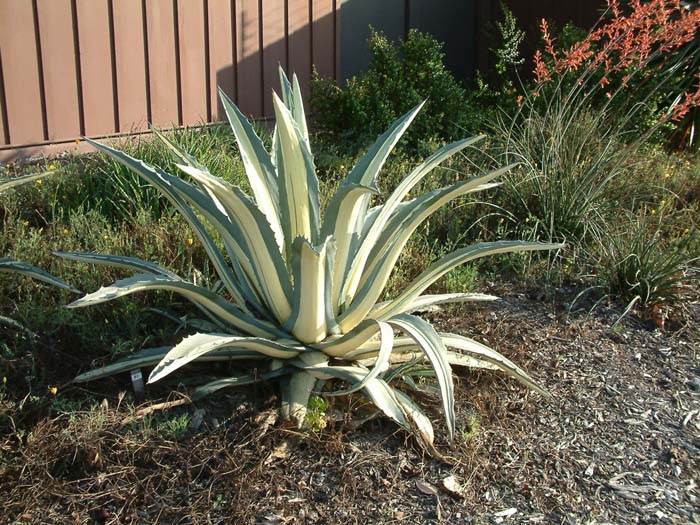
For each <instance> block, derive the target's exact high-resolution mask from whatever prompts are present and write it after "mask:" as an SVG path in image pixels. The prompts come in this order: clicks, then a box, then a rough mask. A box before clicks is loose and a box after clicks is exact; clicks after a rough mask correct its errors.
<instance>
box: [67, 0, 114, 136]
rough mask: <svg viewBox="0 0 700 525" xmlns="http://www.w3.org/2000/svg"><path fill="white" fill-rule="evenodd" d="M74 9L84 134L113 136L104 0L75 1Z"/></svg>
mask: <svg viewBox="0 0 700 525" xmlns="http://www.w3.org/2000/svg"><path fill="white" fill-rule="evenodd" d="M76 7H77V10H78V12H77V18H78V35H79V41H80V71H81V73H80V78H81V80H82V94H83V118H84V120H85V134H86V135H104V134H107V133H114V132H115V131H116V126H115V121H116V119H115V112H114V111H115V93H114V89H113V78H112V50H111V43H110V26H109V7H108V5H107V0H77V1H76Z"/></svg>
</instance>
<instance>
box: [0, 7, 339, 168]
mask: <svg viewBox="0 0 700 525" xmlns="http://www.w3.org/2000/svg"><path fill="white" fill-rule="evenodd" d="M340 5H341V1H340V0H0V160H8V159H14V158H18V156H21V155H29V154H40V153H42V152H55V151H58V150H60V149H65V150H67V149H70V148H76V147H79V146H80V144H78V145H76V144H75V141H74V139H75V138H77V137H79V136H80V135H81V134H85V135H88V136H91V137H111V136H115V135H119V134H126V133H132V132H140V131H144V130H145V129H146V127H147V123H148V122H149V121H150V122H152V123H153V124H154V125H156V126H158V127H161V128H167V127H172V126H180V125H197V124H200V123H204V122H212V121H215V120H220V119H222V118H223V117H224V113H223V111H222V108H221V106H220V104H219V103H218V96H217V91H216V90H217V86H219V85H220V86H221V87H222V88H223V89H224V90H225V91H226V92H227V93H228V94H229V95H231V97H232V98H233V99H234V100H236V101H237V102H238V104H239V106H240V107H241V109H242V111H243V112H244V113H246V114H247V115H249V116H253V117H262V116H265V115H267V116H269V115H271V114H272V113H273V111H272V104H271V91H272V89H276V90H278V89H279V77H278V74H277V67H278V65H279V64H281V65H282V66H283V67H285V68H286V69H287V71H288V73H289V74H290V75H291V74H292V73H296V74H297V76H298V77H299V82H300V84H301V88H302V91H303V94H304V96H305V97H308V94H309V82H310V78H311V71H312V64H314V63H315V64H316V66H317V68H318V69H319V71H320V72H321V73H323V74H326V75H333V74H335V73H336V72H337V71H338V70H339V66H338V62H337V61H338V57H339V51H338V47H339V46H338V35H339V30H338V28H339V6H340ZM61 144H62V145H61Z"/></svg>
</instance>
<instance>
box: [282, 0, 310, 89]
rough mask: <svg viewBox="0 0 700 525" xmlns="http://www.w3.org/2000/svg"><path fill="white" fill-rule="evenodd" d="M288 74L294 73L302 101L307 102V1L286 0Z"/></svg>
mask: <svg viewBox="0 0 700 525" xmlns="http://www.w3.org/2000/svg"><path fill="white" fill-rule="evenodd" d="M288 1H289V13H288V15H289V16H288V26H289V40H288V44H287V45H288V46H289V73H290V74H291V73H296V74H297V77H299V85H300V86H301V93H302V96H303V98H304V101H306V100H308V96H309V82H310V80H311V27H310V26H309V0H288Z"/></svg>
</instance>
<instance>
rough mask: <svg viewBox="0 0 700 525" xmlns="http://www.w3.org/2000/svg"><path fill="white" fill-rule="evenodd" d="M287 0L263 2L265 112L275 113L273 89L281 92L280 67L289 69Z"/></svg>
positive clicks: (265, 113)
mask: <svg viewBox="0 0 700 525" xmlns="http://www.w3.org/2000/svg"><path fill="white" fill-rule="evenodd" d="M284 1H285V0H264V1H263V3H262V6H263V12H262V26H263V32H262V37H263V38H262V40H263V114H264V115H265V116H266V117H269V116H272V115H274V109H273V107H272V91H273V90H274V91H276V92H277V93H278V94H279V92H280V81H279V73H278V70H277V69H278V67H279V66H280V65H281V66H282V67H283V68H284V69H285V70H286V69H287V42H286V38H285V19H284Z"/></svg>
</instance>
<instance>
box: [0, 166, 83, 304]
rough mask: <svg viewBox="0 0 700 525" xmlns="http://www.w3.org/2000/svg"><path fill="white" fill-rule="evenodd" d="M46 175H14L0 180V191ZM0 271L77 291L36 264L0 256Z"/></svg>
mask: <svg viewBox="0 0 700 525" xmlns="http://www.w3.org/2000/svg"><path fill="white" fill-rule="evenodd" d="M46 175H48V173H36V174H33V175H25V176H23V177H16V178H14V179H10V180H7V181H4V182H0V193H2V192H3V191H5V190H9V189H10V188H14V187H15V186H19V185H21V184H26V183H28V182H31V181H33V180H37V179H40V178H42V177H45V176H46ZM0 272H14V273H20V274H23V275H26V276H28V277H32V278H34V279H37V280H39V281H43V282H45V283H48V284H53V285H54V286H58V287H59V288H63V289H64V290H70V291H71V292H76V293H79V292H78V291H77V290H76V289H75V288H73V287H72V286H71V285H69V284H68V283H66V282H64V281H62V280H61V279H59V278H58V277H54V276H53V275H51V274H50V273H48V272H47V271H45V270H42V269H41V268H37V267H36V266H32V265H31V264H28V263H26V262H22V261H16V260H14V259H12V258H10V257H0Z"/></svg>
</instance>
